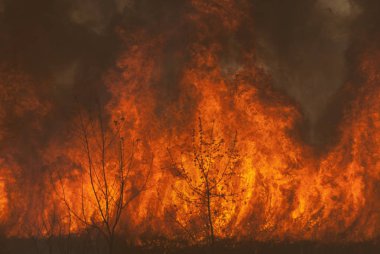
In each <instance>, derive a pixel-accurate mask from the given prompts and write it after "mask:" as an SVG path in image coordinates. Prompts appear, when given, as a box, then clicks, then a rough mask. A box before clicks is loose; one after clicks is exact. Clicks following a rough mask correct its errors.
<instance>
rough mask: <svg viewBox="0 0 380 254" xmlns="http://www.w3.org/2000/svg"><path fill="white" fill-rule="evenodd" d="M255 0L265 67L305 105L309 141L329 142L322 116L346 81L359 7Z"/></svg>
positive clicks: (343, 2) (339, 1)
mask: <svg viewBox="0 0 380 254" xmlns="http://www.w3.org/2000/svg"><path fill="white" fill-rule="evenodd" d="M254 2H255V3H254V6H255V11H254V13H253V16H254V19H255V21H256V23H255V29H256V32H257V44H258V49H257V51H258V55H259V57H260V59H261V61H262V62H263V65H264V66H265V68H267V69H268V72H269V73H270V74H271V75H272V77H273V79H274V86H275V87H277V88H279V89H281V90H283V91H285V92H286V93H287V94H288V95H290V96H291V97H293V98H294V99H295V100H296V101H297V102H298V103H299V104H300V106H301V109H302V111H303V113H304V116H305V117H306V125H305V136H306V139H307V140H308V141H309V142H312V143H323V142H326V140H325V139H324V138H323V137H322V135H321V133H320V127H321V128H322V127H323V128H324V126H319V125H320V124H319V123H320V121H319V119H320V118H321V117H322V116H323V115H324V112H325V111H326V110H327V108H328V106H329V105H330V104H331V102H332V101H333V100H334V94H335V93H336V92H337V91H338V90H339V88H340V87H341V86H342V85H343V84H344V83H345V82H346V75H347V59H346V52H347V49H348V48H349V46H350V33H351V29H352V25H353V22H354V20H355V17H356V16H357V14H358V11H359V9H358V7H357V6H356V5H355V4H354V3H353V2H351V1H350V0H336V1H328V0H289V1H278V0H256V1H254ZM335 117H336V116H335ZM332 129H333V128H332Z"/></svg>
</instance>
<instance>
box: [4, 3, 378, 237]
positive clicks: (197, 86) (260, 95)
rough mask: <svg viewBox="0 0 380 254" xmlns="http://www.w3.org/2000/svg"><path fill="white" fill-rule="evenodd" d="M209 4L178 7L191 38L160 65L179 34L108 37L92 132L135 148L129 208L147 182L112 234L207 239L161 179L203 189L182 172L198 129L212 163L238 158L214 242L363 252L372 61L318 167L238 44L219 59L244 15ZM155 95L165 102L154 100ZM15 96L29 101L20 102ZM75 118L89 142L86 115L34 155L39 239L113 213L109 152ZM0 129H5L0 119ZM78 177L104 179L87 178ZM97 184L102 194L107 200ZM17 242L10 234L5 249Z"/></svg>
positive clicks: (373, 97) (368, 220) (372, 135)
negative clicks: (39, 191)
mask: <svg viewBox="0 0 380 254" xmlns="http://www.w3.org/2000/svg"><path fill="white" fill-rule="evenodd" d="M210 2H211V3H210V4H206V3H205V2H204V1H198V0H193V1H191V11H190V13H189V14H187V15H186V16H185V17H184V24H178V26H180V28H187V29H189V31H191V32H192V33H191V36H189V40H188V41H187V42H186V43H185V44H184V45H181V46H180V47H179V48H178V49H177V50H174V53H172V55H170V56H167V52H166V51H167V48H166V47H169V46H168V45H171V44H170V43H171V42H172V41H171V39H172V38H173V37H174V38H175V39H178V38H179V36H180V35H179V34H178V29H179V28H178V27H173V28H172V29H168V31H166V32H165V33H162V34H158V33H157V34H154V33H153V34H152V33H149V32H148V31H143V30H138V29H136V30H137V31H134V33H131V34H130V33H129V31H126V30H123V29H120V30H119V31H118V32H119V34H120V37H121V39H122V40H123V42H124V44H125V49H124V50H123V52H122V54H121V55H120V57H119V59H118V61H117V63H116V67H115V68H113V69H111V70H109V72H108V73H107V74H106V75H105V77H104V80H105V83H106V85H107V89H108V92H109V93H110V97H111V99H110V100H109V101H108V102H107V103H106V105H105V108H104V109H102V110H104V111H105V114H104V115H105V117H104V122H103V123H102V124H104V129H105V130H107V131H108V130H115V128H116V129H117V124H116V123H120V119H123V128H121V129H117V131H119V132H120V133H119V132H118V135H120V136H117V137H118V138H117V140H126V141H129V142H125V146H126V150H128V151H130V150H131V149H132V148H133V143H134V142H137V143H138V144H139V145H138V149H137V150H136V151H135V152H134V153H132V155H131V158H132V160H133V161H134V163H133V167H132V168H133V169H132V170H131V172H130V177H131V178H130V179H131V180H128V182H127V183H126V186H127V187H126V189H127V190H128V191H130V192H129V195H131V193H132V195H133V193H134V192H136V191H137V190H139V187H141V186H144V187H145V185H144V184H145V179H146V177H148V176H149V178H147V182H146V189H145V188H144V190H143V191H142V190H141V193H140V192H139V195H138V196H136V198H133V200H131V203H130V205H129V206H128V207H127V208H126V210H125V211H123V213H122V214H121V217H120V218H121V219H120V224H118V230H119V231H122V232H125V231H127V232H128V236H129V237H130V238H131V239H132V240H136V242H138V241H139V240H141V241H142V240H143V239H144V238H149V237H154V236H164V237H166V238H168V239H177V238H181V237H183V238H185V239H187V240H189V241H193V242H197V241H203V240H204V239H205V238H207V234H206V233H205V231H207V229H206V230H205V229H204V228H205V227H206V228H207V227H210V225H209V224H207V223H209V222H206V223H203V222H202V221H203V217H202V216H204V214H205V213H204V211H203V210H202V209H203V208H199V207H194V206H193V205H192V203H191V202H187V201H186V200H184V199H183V198H181V196H180V194H179V192H181V193H185V194H186V195H187V196H188V197H190V198H194V197H195V196H196V195H195V194H194V193H192V192H193V191H194V190H191V188H189V187H186V186H184V184H183V182H181V181H180V180H179V176H178V174H177V175H176V173H175V172H174V171H175V170H173V168H170V167H171V163H170V160H171V158H170V155H171V154H170V153H172V155H173V156H174V157H175V158H176V161H180V162H181V163H182V166H183V167H184V168H186V169H192V172H191V173H190V175H191V177H192V178H194V179H196V180H195V181H194V182H196V184H197V186H199V185H202V184H204V182H202V181H204V180H202V178H201V176H200V173H199V172H197V169H196V166H194V165H196V164H194V162H193V157H192V156H193V154H194V151H193V149H194V147H193V146H192V145H191V144H192V133H193V131H199V130H198V126H199V119H202V122H203V123H204V130H205V133H210V130H211V129H213V130H215V135H216V137H217V140H222V141H223V142H221V143H223V146H222V147H223V148H224V149H225V150H228V144H230V143H231V142H232V140H233V138H234V134H235V133H236V151H237V153H238V155H239V156H237V159H236V160H237V162H236V164H234V167H235V168H236V169H237V171H238V173H237V174H236V175H231V179H229V185H228V186H227V187H226V188H227V189H228V190H234V191H236V192H237V193H239V196H238V197H237V198H233V199H232V200H226V199H223V200H221V201H219V202H216V201H215V202H214V203H212V220H213V226H214V230H215V237H216V238H218V239H219V238H237V239H255V240H264V241H265V240H288V239H291V240H316V241H334V240H336V241H362V240H372V239H375V238H376V237H378V236H379V233H380V231H379V229H380V224H379V222H380V217H379V212H378V211H379V209H380V207H379V206H380V205H379V204H377V203H376V202H374V200H377V199H378V198H379V195H380V194H379V193H380V192H379V188H378V182H379V180H380V170H379V161H378V159H379V158H380V157H379V156H380V154H379V151H380V147H379V144H380V134H379V133H380V132H379V131H380V130H379V128H380V113H379V112H378V109H379V106H380V105H379V103H380V98H379V97H380V89H379V88H378V82H379V81H380V74H379V73H380V70H379V66H380V53H379V52H377V53H376V54H369V53H368V54H363V55H362V58H361V59H360V62H361V63H360V66H359V70H358V72H360V74H361V76H362V79H363V84H362V86H361V87H360V88H359V89H358V93H357V98H356V99H355V100H354V101H353V102H352V103H351V105H350V108H348V109H347V110H346V112H345V118H344V121H343V122H342V123H341V125H340V129H341V137H340V139H339V142H337V144H335V146H333V147H331V148H329V150H328V151H327V152H325V153H324V154H322V155H321V154H320V153H317V152H316V151H315V150H314V149H313V147H310V146H308V145H306V144H305V143H304V142H303V141H302V140H301V139H300V138H299V137H298V136H297V133H296V131H295V129H296V126H297V124H298V123H300V122H301V121H302V117H303V116H302V113H301V112H300V110H299V107H298V106H297V105H296V104H295V103H294V102H292V101H291V100H289V99H288V98H286V97H285V96H283V95H281V94H280V93H279V92H277V91H275V90H274V89H273V88H272V87H271V79H270V77H269V75H268V74H267V73H266V72H265V71H264V70H263V68H261V67H260V65H259V63H257V59H256V56H255V51H254V49H252V48H250V46H249V47H248V46H247V45H241V44H239V47H241V48H244V47H247V48H246V49H245V48H244V50H243V51H244V52H243V53H239V54H236V56H235V57H236V59H233V60H234V61H235V62H233V63H232V64H226V63H225V59H224V57H225V55H224V53H225V50H226V48H228V47H227V46H226V45H224V44H223V43H221V42H220V38H224V37H227V35H230V34H232V35H234V36H235V37H236V38H235V37H234V36H232V37H233V38H232V39H231V40H236V41H235V42H236V43H237V40H238V39H237V38H238V33H239V29H241V26H243V25H244V24H247V23H248V24H252V23H253V22H252V20H251V18H249V17H247V16H246V15H243V14H244V8H245V6H244V4H243V6H238V5H237V4H236V3H235V2H236V1H228V0H225V1H220V4H217V3H214V2H213V1H210ZM243 2H244V1H243ZM227 10H231V11H227ZM205 17H207V20H208V21H207V22H206V21H205ZM215 23H217V24H218V26H216V27H215ZM181 26H183V27H181ZM248 30H249V29H248ZM194 31H195V32H194ZM236 50H237V49H236ZM185 51H186V53H184V52H185ZM167 64H169V65H172V67H173V69H175V72H176V73H175V75H173V76H175V77H174V78H170V79H169V78H167V76H168V75H169V74H168V73H167V72H168V70H166V69H165V68H164V67H163V66H165V65H167ZM177 65H178V66H177ZM16 83H17V82H16ZM21 83H22V82H21ZM161 86H163V87H165V88H166V89H167V90H166V91H164V92H162V90H160V89H159V87H161ZM351 86H352V84H347V87H348V88H350V87H351ZM23 89H24V88H23ZM25 89H26V88H25ZM169 90H170V92H168V91H169ZM26 91H27V92H28V95H27V97H28V98H29V97H31V98H32V97H33V96H32V95H33V93H32V91H29V90H27V89H26ZM173 91H174V92H173ZM171 93H172V94H171ZM21 102H22V103H21V104H20V105H19V107H17V108H16V109H15V110H14V112H15V114H23V113H24V111H28V110H31V111H39V112H42V113H41V115H43V114H44V113H43V112H46V111H47V110H48V109H46V108H49V107H48V106H47V107H46V108H45V107H43V106H42V105H41V103H40V102H39V101H38V100H37V99H35V100H33V99H30V100H24V101H21ZM30 105H33V107H32V106H30ZM92 113H93V112H92ZM82 114H84V115H85V116H84V118H85V119H88V122H87V124H86V127H85V128H95V129H99V128H100V127H99V126H97V125H96V124H95V125H92V123H91V119H92V118H91V114H90V113H89V112H87V111H85V112H82V111H81V112H77V116H75V117H73V119H74V120H72V121H73V124H72V127H73V130H74V131H72V132H70V134H67V133H65V134H64V135H65V137H64V138H62V137H57V138H56V139H52V140H50V143H49V145H48V146H47V148H45V149H44V150H43V154H44V156H43V157H44V158H43V159H44V163H45V164H46V165H48V166H49V169H50V171H49V172H48V173H46V177H45V180H44V181H45V182H46V183H45V185H44V186H45V187H46V186H50V187H46V188H48V189H47V190H48V191H49V195H46V196H44V197H43V199H44V202H43V206H42V207H41V208H40V210H39V212H40V214H39V216H40V217H39V219H38V220H36V221H39V222H38V223H37V224H39V225H37V227H38V226H41V225H42V227H41V228H40V229H39V231H38V232H39V234H40V235H42V236H47V235H55V234H68V233H71V232H75V233H81V232H84V231H85V229H86V228H87V227H88V226H89V224H91V223H98V222H101V221H102V220H104V217H105V215H104V214H103V211H107V213H109V214H110V215H109V216H110V217H111V218H114V217H115V216H116V215H115V214H117V211H116V210H117V209H116V208H117V205H115V204H116V203H117V202H118V200H117V199H116V198H110V199H108V198H104V197H103V196H106V195H109V196H110V197H115V196H117V195H119V192H120V187H118V185H117V179H118V177H119V176H118V174H119V172H118V171H117V169H118V167H120V164H119V163H120V156H121V155H120V154H119V153H120V150H118V148H117V146H114V143H112V145H111V146H110V147H111V148H109V149H110V150H109V152H107V153H105V154H102V153H101V152H99V146H100V145H99V144H100V143H101V142H99V141H98V138H99V135H100V136H101V135H103V134H99V132H96V131H95V132H91V134H90V136H89V137H86V140H85V142H84V139H83V134H80V129H78V126H79V125H78V121H79V122H80V121H81V120H80V119H82V118H83V116H82ZM0 117H1V119H0V120H1V121H4V120H3V118H4V116H3V114H2V111H1V109H0ZM82 120H83V119H82ZM82 124H83V123H82ZM115 125H116V127H115ZM94 126H95V127H94ZM82 127H83V126H82ZM102 128H103V127H102ZM100 129H101V128H100ZM78 130H79V134H78ZM91 135H93V136H91ZM104 135H105V138H104V139H105V140H112V135H110V134H104ZM107 135H108V136H107ZM87 139H88V140H87ZM0 140H1V132H0ZM116 144H117V143H116ZM86 146H87V148H86ZM210 147H213V146H210ZM86 149H87V150H86ZM212 149H214V148H212ZM218 149H219V148H218ZM90 150H91V151H92V152H94V153H96V155H93V157H92V158H88V157H89V156H88V154H89V153H90V152H89V151H90ZM168 151H170V153H168ZM86 152H87V154H86ZM102 156H103V158H102ZM153 157H154V160H153V159H152V158H153ZM211 157H212V156H211ZM218 158H220V157H217V156H215V157H212V160H213V161H212V163H214V164H215V165H216V167H221V164H223V163H221V162H215V161H218ZM0 159H1V157H0ZM212 163H211V164H212ZM91 165H92V166H93V167H94V168H103V170H104V172H101V171H99V172H96V171H94V172H95V173H94V176H93V175H91V172H90V173H89V171H88V168H89V167H90V166H91ZM0 167H2V161H1V160H0ZM15 170H17V169H16V168H15ZM94 170H95V169H94ZM149 170H151V172H150V171H149ZM148 172H149V173H148ZM102 173H104V175H101V174H102ZM177 173H178V172H177ZM217 174H218V173H217ZM92 178H95V179H96V180H93V179H92ZM105 179H109V180H111V182H112V181H113V182H112V184H111V185H110V186H111V187H110V189H109V190H107V193H106V194H105V193H103V188H104V187H105V186H106V185H107V183H103V182H105ZM12 181H13V180H12ZM94 181H95V183H96V186H95V187H94ZM9 182H11V180H10V179H8V175H7V174H5V173H3V171H2V170H0V223H3V222H4V221H6V220H7V217H8V214H10V213H13V212H16V211H13V210H12V209H16V208H17V206H16V208H15V207H11V206H10V205H9V200H8V195H7V194H8V193H7V192H8V189H7V184H9ZM115 182H116V183H115ZM216 189H217V190H218V192H220V193H222V191H224V190H225V189H222V186H219V185H216ZM178 190H179V191H178ZM12 191H14V190H12ZM139 191H140V190H139ZM16 192H17V191H16ZM206 193H207V192H206ZM10 194H11V196H12V195H13V193H10ZM122 198H124V197H122ZM112 204H114V205H113V206H112V207H111V205H112ZM109 207H110V208H109ZM115 207H116V208H115ZM29 216H30V215H29ZM25 217H28V216H27V215H25ZM55 217H56V219H54V220H52V218H55ZM47 221H50V222H51V221H54V222H55V223H57V224H54V225H53V223H50V224H49V223H46V222H47ZM21 223H23V222H21ZM18 224H20V223H18ZM46 225H48V226H46ZM205 225H206V226H205ZM14 227H17V225H15V226H14ZM58 228H60V229H62V228H63V231H62V230H61V231H59V230H58ZM14 232H16V233H14ZM19 232H21V230H14V229H12V230H10V233H9V235H12V234H13V235H17V234H21V233H19ZM33 232H34V233H33V234H37V233H35V232H37V231H33ZM205 235H206V236H205Z"/></svg>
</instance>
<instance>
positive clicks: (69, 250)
mask: <svg viewBox="0 0 380 254" xmlns="http://www.w3.org/2000/svg"><path fill="white" fill-rule="evenodd" d="M23 253H28V254H29V253H30V254H33V253H35V254H45V253H46V254H77V253H78V254H79V253H80V254H90V253H91V254H92V253H97V254H103V253H105V254H106V253H107V251H106V246H105V245H104V244H102V243H101V241H95V242H94V241H92V242H86V241H85V240H83V239H81V240H78V239H71V240H70V241H67V239H43V240H41V239H39V240H36V239H3V240H0V254H23ZM124 253H125V254H127V253H136V254H140V253H141V254H144V253H148V254H150V253H152V254H153V253H173V254H176V253H181V254H187V253H188V254H192V253H197V254H198V253H200V254H202V253H218V254H224V253H241V254H245V253H247V254H248V253H252V254H309V253H310V254H320V253H321V254H330V253H331V254H366V253H368V254H375V253H376V254H380V244H379V243H374V242H366V243H351V244H320V243H314V242H296V243H268V242H267V243H259V242H245V243H235V244H232V243H217V244H216V245H215V246H213V247H205V246H193V247H174V246H169V243H166V244H162V246H158V245H157V244H155V245H154V246H145V247H131V246H127V245H126V244H118V246H116V247H115V251H114V254H124Z"/></svg>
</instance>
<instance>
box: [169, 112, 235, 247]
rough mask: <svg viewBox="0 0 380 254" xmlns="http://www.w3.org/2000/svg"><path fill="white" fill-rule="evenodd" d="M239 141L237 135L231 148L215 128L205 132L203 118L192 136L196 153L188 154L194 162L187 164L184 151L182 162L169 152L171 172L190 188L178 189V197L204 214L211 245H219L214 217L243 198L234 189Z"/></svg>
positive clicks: (193, 149) (193, 148)
mask: <svg viewBox="0 0 380 254" xmlns="http://www.w3.org/2000/svg"><path fill="white" fill-rule="evenodd" d="M236 142H237V134H236V133H235V135H234V137H233V139H232V142H231V143H230V144H229V145H227V144H226V143H225V141H224V140H223V139H221V138H217V137H216V136H215V134H214V125H213V126H212V128H211V129H210V130H209V131H208V132H205V131H204V129H203V126H202V121H201V119H200V118H199V125H198V130H195V129H194V130H193V134H192V149H191V150H192V151H191V152H190V153H188V154H187V155H185V156H187V157H188V158H191V160H188V161H191V162H190V163H189V162H187V163H185V162H184V161H183V159H182V158H183V155H184V154H183V152H181V156H178V157H180V158H181V159H178V158H174V156H173V153H172V152H171V151H170V149H168V154H169V158H170V164H171V165H170V169H171V171H172V172H175V175H176V176H177V179H178V180H179V181H182V182H184V183H185V186H186V188H185V189H184V190H183V189H182V190H178V189H177V188H175V187H174V189H175V191H176V193H177V196H178V197H179V198H180V199H181V200H182V201H184V202H186V203H188V204H190V205H191V206H192V207H194V208H197V209H198V211H199V213H200V215H204V218H205V221H204V225H205V227H206V229H207V230H206V232H207V236H206V237H207V239H208V242H209V244H214V243H215V226H214V218H215V216H218V217H220V216H221V214H222V213H224V212H225V210H224V208H223V207H221V206H220V205H219V204H220V202H221V201H224V202H234V201H236V199H237V198H239V193H238V192H236V191H234V190H233V186H232V184H233V179H234V177H238V175H239V174H238V163H239V154H238V152H237V149H236Z"/></svg>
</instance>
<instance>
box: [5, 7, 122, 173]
mask: <svg viewBox="0 0 380 254" xmlns="http://www.w3.org/2000/svg"><path fill="white" fill-rule="evenodd" d="M127 6H128V1H122V0H117V1H116V0H115V1H100V0H99V1H95V0H93V1H71V0H60V1H59V0H34V1H29V0H1V1H0V67H3V68H5V69H6V70H0V71H3V72H8V71H12V72H16V73H20V74H21V73H22V74H23V75H26V76H29V77H30V80H31V81H30V82H27V83H24V84H21V85H23V86H25V89H24V90H28V91H32V93H34V94H35V95H36V98H37V100H39V101H40V103H41V104H46V105H49V112H48V113H47V114H46V115H45V117H44V119H43V120H41V121H40V123H39V126H38V128H36V127H35V126H34V121H33V120H32V119H31V118H33V117H34V116H33V115H30V114H28V115H22V116H20V115H12V114H8V115H7V119H6V121H3V122H2V123H1V128H3V129H6V130H7V131H5V132H4V133H6V134H5V137H2V139H1V144H0V150H1V151H2V153H3V154H7V155H8V156H9V157H13V159H14V160H17V161H18V162H19V163H20V164H22V165H24V168H26V169H27V170H31V168H35V169H36V170H38V169H40V168H42V166H43V165H41V161H42V160H41V155H40V154H39V151H41V148H42V147H44V146H45V145H46V144H47V143H48V142H49V137H51V136H59V135H61V134H62V132H61V131H62V129H64V128H65V126H66V125H67V124H68V123H70V117H72V114H71V113H72V111H73V110H76V109H77V108H78V107H86V106H87V105H86V104H87V103H88V102H90V101H94V100H95V97H97V96H105V94H106V93H105V87H104V86H103V83H102V75H104V73H105V71H106V70H107V69H109V68H110V66H111V65H112V64H113V63H114V59H115V56H116V52H117V51H118V49H119V39H118V36H117V35H116V33H115V22H116V20H117V19H118V18H119V16H120V15H121V14H122V13H123V9H124V8H126V7H127ZM7 85H12V84H11V82H9V84H7ZM21 90H22V89H21ZM0 97H1V96H0ZM21 97H22V95H20V98H21ZM15 100H19V98H15ZM15 102H16V101H15ZM0 103H1V102H0ZM8 103H9V102H8ZM10 103H12V102H10ZM8 113H11V112H8ZM12 153H13V154H12Z"/></svg>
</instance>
